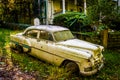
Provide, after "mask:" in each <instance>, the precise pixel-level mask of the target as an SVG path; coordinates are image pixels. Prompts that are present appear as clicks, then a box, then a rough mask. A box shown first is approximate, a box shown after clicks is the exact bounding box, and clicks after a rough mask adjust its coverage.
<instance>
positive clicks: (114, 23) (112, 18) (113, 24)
mask: <svg viewBox="0 0 120 80" xmlns="http://www.w3.org/2000/svg"><path fill="white" fill-rule="evenodd" d="M103 23H104V24H106V25H107V26H108V27H109V28H110V29H113V30H117V31H119V30H120V26H119V25H120V13H118V12H113V13H112V14H109V15H107V16H106V17H105V19H103Z"/></svg>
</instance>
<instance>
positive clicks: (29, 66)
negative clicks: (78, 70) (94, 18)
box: [12, 50, 120, 80]
mask: <svg viewBox="0 0 120 80" xmlns="http://www.w3.org/2000/svg"><path fill="white" fill-rule="evenodd" d="M103 55H104V57H105V66H104V68H102V70H101V71H99V72H98V73H97V74H95V75H92V76H89V77H84V76H79V77H76V76H70V75H69V74H68V73H66V72H65V70H64V69H63V68H59V67H56V66H54V65H51V64H48V63H45V62H43V61H40V60H39V59H36V58H34V57H32V56H29V55H27V54H18V53H12V58H13V59H14V63H15V64H16V65H19V67H20V68H21V69H22V70H24V71H25V72H32V71H37V72H38V73H37V74H38V76H39V77H42V78H44V79H45V80H56V79H57V80H69V79H71V80H81V79H82V80H119V79H120V76H119V75H120V62H119V59H120V54H119V53H118V52H116V51H112V50H106V51H105V52H104V53H103Z"/></svg>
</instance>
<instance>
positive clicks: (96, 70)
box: [80, 63, 104, 76]
mask: <svg viewBox="0 0 120 80" xmlns="http://www.w3.org/2000/svg"><path fill="white" fill-rule="evenodd" d="M103 66H104V63H102V64H101V65H100V66H99V68H97V69H94V70H92V71H89V72H85V71H80V74H82V75H84V76H90V75H93V74H95V73H97V72H98V71H99V70H101V68H103Z"/></svg>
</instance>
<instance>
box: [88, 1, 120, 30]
mask: <svg viewBox="0 0 120 80" xmlns="http://www.w3.org/2000/svg"><path fill="white" fill-rule="evenodd" d="M87 4H88V8H87V16H88V19H89V20H91V21H94V22H99V20H101V21H102V23H104V24H105V25H107V26H108V27H109V28H111V29H115V30H120V27H119V25H120V13H119V12H118V11H119V7H116V6H117V3H115V2H113V0H97V1H96V0H87Z"/></svg>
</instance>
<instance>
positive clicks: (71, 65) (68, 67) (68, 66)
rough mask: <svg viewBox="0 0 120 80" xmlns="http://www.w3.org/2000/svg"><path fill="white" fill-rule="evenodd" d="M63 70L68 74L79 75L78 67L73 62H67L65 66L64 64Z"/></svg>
mask: <svg viewBox="0 0 120 80" xmlns="http://www.w3.org/2000/svg"><path fill="white" fill-rule="evenodd" d="M65 69H66V71H67V72H68V73H70V74H77V75H79V67H78V65H77V64H76V63H75V62H68V63H67V64H65Z"/></svg>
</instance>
